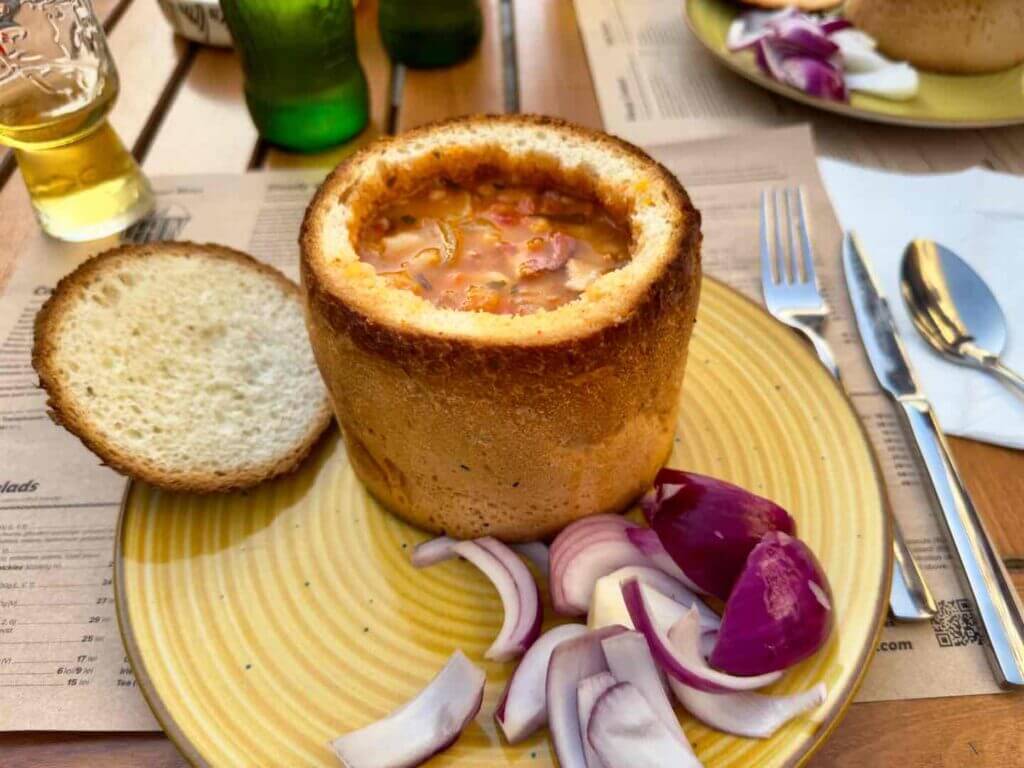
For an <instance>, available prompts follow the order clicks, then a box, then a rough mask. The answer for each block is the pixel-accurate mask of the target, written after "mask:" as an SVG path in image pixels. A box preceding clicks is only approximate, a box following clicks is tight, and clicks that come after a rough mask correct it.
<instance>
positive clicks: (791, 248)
mask: <svg viewBox="0 0 1024 768" xmlns="http://www.w3.org/2000/svg"><path fill="white" fill-rule="evenodd" d="M782 199H783V200H784V201H785V203H786V216H785V222H786V252H785V253H784V254H783V255H782V259H783V260H784V261H785V262H786V269H787V270H788V271H789V282H790V284H792V285H798V284H800V283H801V282H802V279H801V277H800V267H799V256H798V253H797V248H796V239H795V238H794V237H793V230H794V228H795V227H796V216H795V215H794V212H793V207H794V206H793V188H792V187H786V188H784V189H783V190H782Z"/></svg>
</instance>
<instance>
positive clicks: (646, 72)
mask: <svg viewBox="0 0 1024 768" xmlns="http://www.w3.org/2000/svg"><path fill="white" fill-rule="evenodd" d="M683 3H684V0H643V1H642V2H637V0H573V4H574V6H575V8H576V19H577V21H578V23H579V27H580V32H581V34H582V37H583V44H584V47H585V48H586V52H587V60H588V61H589V63H590V69H591V74H592V79H593V82H594V88H595V90H596V91H597V101H598V106H599V107H600V109H601V117H602V120H603V122H604V128H605V130H606V131H608V132H609V133H613V134H615V135H617V136H621V137H622V138H624V139H628V140H629V141H632V142H635V143H637V144H641V145H644V146H646V145H651V144H667V143H671V142H677V141H683V140H686V139H693V138H702V137H708V136H713V135H719V134H723V133H730V132H736V131H739V130H744V129H750V128H753V127H755V126H770V125H773V124H776V123H778V122H779V120H780V118H779V116H778V113H777V110H776V108H775V106H774V104H773V102H772V99H771V97H770V96H769V95H768V94H767V93H766V92H765V91H764V90H762V89H760V88H757V87H755V86H753V85H751V84H749V83H747V82H745V81H744V80H742V79H741V78H739V77H736V76H735V75H734V74H733V73H731V72H729V71H728V70H726V69H725V68H724V67H721V66H718V65H714V64H712V65H711V66H709V59H708V55H707V52H706V51H705V50H704V48H703V46H702V45H701V43H700V42H699V41H698V40H697V39H696V38H695V37H694V36H693V35H691V34H690V33H689V31H688V30H687V29H686V27H685V22H684V20H683Z"/></svg>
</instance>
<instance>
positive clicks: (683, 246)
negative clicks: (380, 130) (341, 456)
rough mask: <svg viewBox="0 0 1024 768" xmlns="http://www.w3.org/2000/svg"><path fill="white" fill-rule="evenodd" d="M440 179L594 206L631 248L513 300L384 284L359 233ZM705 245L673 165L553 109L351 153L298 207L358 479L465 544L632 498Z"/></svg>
mask: <svg viewBox="0 0 1024 768" xmlns="http://www.w3.org/2000/svg"><path fill="white" fill-rule="evenodd" d="M438 177H443V178H444V179H446V180H447V182H448V183H449V184H452V185H455V186H456V187H458V186H459V185H466V186H470V185H472V184H479V183H481V181H482V180H483V181H485V182H486V181H489V180H500V181H501V182H502V183H510V184H520V185H525V186H527V187H535V188H544V189H552V190H559V191H560V192H561V193H565V194H566V195H572V196H575V197H576V198H578V199H584V200H589V201H591V202H592V203H594V204H595V205H597V206H599V207H600V208H601V209H602V210H604V211H606V212H607V214H608V215H609V216H610V217H612V218H613V219H615V220H616V221H618V222H620V224H621V225H622V226H623V227H624V228H625V231H626V232H627V237H628V243H629V245H628V247H629V260H628V262H627V263H625V264H624V265H623V266H619V267H618V268H616V269H613V270H611V271H608V272H606V273H604V274H602V275H600V276H599V277H597V278H596V279H594V280H593V282H591V283H590V284H589V285H588V286H587V287H585V289H583V290H582V291H581V292H580V293H579V295H578V297H577V298H575V299H573V300H570V301H567V302H565V303H561V304H560V305H558V306H557V307H555V308H553V309H537V310H535V311H530V312H528V313H523V314H499V313H496V312H489V311H467V310H462V309H451V308H444V307H441V306H438V305H437V304H435V303H433V302H432V301H431V300H428V299H427V298H425V297H422V296H419V295H417V294H416V293H414V292H413V291H411V290H406V289H403V288H398V287H394V286H393V285H391V283H389V281H388V280H387V279H385V277H386V276H384V275H381V274H378V272H377V271H376V269H375V268H374V266H373V265H372V264H370V263H367V262H366V261H364V260H362V259H361V258H360V254H359V251H358V249H357V242H359V241H360V238H361V236H362V231H363V229H364V228H365V227H366V226H367V222H369V221H372V220H374V217H375V216H376V212H377V211H379V210H381V209H382V208H383V207H384V206H385V205H387V204H388V203H389V202H393V201H395V200H400V199H404V197H408V196H410V195H414V194H415V193H416V191H417V190H418V189H421V188H422V187H423V185H424V184H426V183H429V182H431V181H432V180H434V179H436V178H438ZM700 244H701V232H700V214H699V213H698V212H697V211H696V210H695V209H694V207H693V205H692V204H691V202H690V200H689V197H688V196H687V194H686V192H685V191H684V189H683V188H682V186H681V185H680V184H679V182H678V181H677V180H676V179H675V178H674V177H673V176H672V174H671V173H669V172H668V171H667V170H666V169H665V168H663V167H662V166H660V165H658V164H657V163H656V162H655V161H654V160H652V159H651V158H650V157H648V156H647V155H646V154H644V153H643V152H642V151H641V150H639V149H637V148H636V147H633V146H631V145H629V144H627V143H625V142H623V141H620V140H618V139H615V138H612V137H610V136H607V135H604V134H599V133H596V132H592V131H589V130H586V129H584V128H581V127H578V126H575V125H571V124H569V123H565V122H562V121H559V120H555V119H551V118H544V117H534V116H503V117H493V116H476V117H468V118H461V119H457V120H453V121H449V122H444V123H438V124H434V125H430V126H426V127H424V128H420V129H417V130H413V131H410V132H408V133H405V134H402V135H401V136H398V137H395V138H390V139H384V140H381V141H378V142H377V143H375V144H372V145H370V146H368V147H366V148H364V149H363V150H362V151H360V152H359V153H357V154H355V155H353V156H352V157H350V158H349V159H348V160H346V161H345V162H344V163H342V164H341V165H340V166H339V167H338V168H337V169H336V170H335V171H334V172H333V173H332V174H331V175H330V176H329V177H328V178H327V180H326V181H325V182H324V183H323V185H322V186H321V188H320V190H319V191H318V193H317V195H316V196H315V197H314V199H313V201H312V202H311V203H310V206H309V208H308V210H307V212H306V216H305V219H304V222H303V226H302V232H301V235H300V246H301V274H302V285H303V288H304V290H305V292H306V297H307V325H308V330H309V336H310V340H311V342H312V346H313V350H314V355H315V357H316V360H317V363H318V365H319V367H320V371H321V373H322V375H323V377H324V380H325V382H326V384H327V389H328V392H329V395H330V398H331V401H332V404H333V407H334V410H335V414H336V415H337V417H338V421H339V424H340V425H341V429H342V432H343V435H344V438H345V443H346V447H347V450H348V455H349V459H350V461H351V463H352V465H353V467H354V469H355V472H356V473H357V475H358V476H359V478H360V479H361V480H362V481H363V483H364V484H365V485H366V486H367V487H368V489H369V490H370V491H371V492H372V493H373V494H374V495H375V496H376V497H377V498H378V499H379V500H380V501H381V502H382V503H383V504H384V505H386V506H387V507H389V508H390V509H391V510H393V511H394V512H396V513H398V514H399V515H401V516H402V517H404V518H406V519H407V520H409V521H410V522H412V523H414V524H416V525H419V526H421V527H423V528H426V529H428V530H431V531H435V532H445V533H448V534H450V535H453V536H456V537H460V538H467V537H474V536H480V535H488V534H489V535H494V536H497V537H499V538H501V539H504V540H506V541H526V540H532V539H537V538H541V537H544V536H547V535H549V534H552V533H553V532H555V531H557V530H559V529H560V528H562V527H563V526H564V525H565V524H567V523H568V522H570V521H572V520H574V519H576V518H578V517H581V516H585V515H588V514H594V513H599V512H609V511H618V510H621V509H623V508H624V507H626V506H627V505H629V504H630V503H631V502H632V501H633V500H634V499H635V498H636V496H637V495H638V494H640V493H641V492H642V491H643V490H644V489H645V488H646V487H647V486H649V485H650V483H651V481H652V479H653V476H654V474H655V472H656V471H657V469H658V468H659V467H660V466H661V465H662V464H663V462H664V461H665V460H666V459H667V457H668V455H669V452H670V451H671V448H672V443H673V437H674V434H675V425H676V417H677V411H678V403H679V391H680V387H681V384H682V380H683V373H684V369H685V365H686V352H687V345H688V342H689V339H690V334H691V331H692V329H693V326H694V323H695V321H696V312H697V303H698V299H699V294H700V278H701V262H700Z"/></svg>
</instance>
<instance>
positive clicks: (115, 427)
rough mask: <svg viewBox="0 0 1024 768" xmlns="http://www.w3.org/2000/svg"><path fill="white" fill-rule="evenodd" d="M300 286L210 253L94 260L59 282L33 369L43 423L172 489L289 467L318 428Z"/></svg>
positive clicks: (241, 482) (319, 385)
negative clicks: (44, 402) (44, 403)
mask: <svg viewBox="0 0 1024 768" xmlns="http://www.w3.org/2000/svg"><path fill="white" fill-rule="evenodd" d="M304 322H305V321H304V319H303V303H302V296H301V294H300V292H299V288H298V286H297V285H295V283H293V282H292V281H291V280H289V279H288V278H286V277H285V276H284V275H282V274H281V273H280V272H278V271H277V270H275V269H273V268H271V267H269V266H267V265H265V264H261V263H260V262H258V261H256V260H255V259H253V258H252V257H250V256H248V255H246V254H244V253H240V252H238V251H234V250H232V249H230V248H224V247H222V246H219V245H197V244H195V243H154V244H150V245H138V246H135V245H133V246H125V247H121V248H115V249H113V250H110V251H106V252H105V253H102V254H100V255H98V256H96V257H94V258H92V259H89V260H88V261H86V262H84V263H83V264H82V265H81V266H79V267H78V268H77V269H76V270H75V271H74V272H72V273H71V274H70V275H68V276H67V277H65V278H64V279H63V280H61V281H60V283H58V285H57V288H56V290H55V291H54V293H53V295H52V296H51V297H50V298H49V300H48V301H47V302H46V304H44V305H43V308H42V309H41V310H40V312H39V314H38V316H37V317H36V328H35V346H34V348H33V351H32V364H33V365H34V366H35V369H36V371H37V373H38V374H39V380H40V383H41V384H42V386H43V388H44V389H45V390H46V393H47V395H48V396H49V403H48V404H49V407H50V408H51V411H52V416H53V418H54V420H55V421H57V422H58V423H60V424H62V425H63V426H64V427H66V428H67V429H68V430H70V431H71V432H73V433H74V434H75V435H77V436H78V437H79V438H80V439H81V440H82V442H83V443H85V445H86V446H88V447H89V448H90V449H91V450H92V451H93V452H94V453H96V454H97V455H98V456H99V457H100V458H101V459H103V461H104V462H105V463H106V464H108V465H110V466H111V467H113V468H114V469H116V470H117V471H119V472H122V473H124V474H126V475H130V476H131V477H134V478H139V479H141V480H145V481H146V482H149V483H152V484H153V485H156V486H158V487H160V488H165V489H168V490H175V491H196V492H212V491H227V490H234V489H239V488H246V487H249V486H252V485H255V484H257V483H259V482H261V481H263V480H266V479H268V478H271V477H274V476H275V475H278V474H281V473H283V472H288V471H289V470H291V469H294V468H295V467H296V466H297V465H298V464H299V462H300V461H302V459H303V458H304V457H305V456H306V454H308V453H309V451H310V449H311V448H312V447H313V445H314V444H315V443H316V441H317V439H318V438H319V437H320V435H321V434H323V432H324V430H325V429H326V428H327V427H328V426H329V424H330V422H331V410H330V404H329V403H328V400H327V393H326V389H325V387H324V384H323V382H322V380H321V378H320V374H319V372H318V371H317V367H316V363H315V362H314V360H313V353H312V351H311V349H310V346H309V340H308V337H307V335H306V330H305V325H304Z"/></svg>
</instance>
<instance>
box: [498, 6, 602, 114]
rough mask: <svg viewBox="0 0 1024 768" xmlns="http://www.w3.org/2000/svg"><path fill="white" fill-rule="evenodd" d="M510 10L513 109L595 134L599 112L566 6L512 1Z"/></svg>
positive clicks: (573, 20)
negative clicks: (515, 80) (515, 79)
mask: <svg viewBox="0 0 1024 768" xmlns="http://www.w3.org/2000/svg"><path fill="white" fill-rule="evenodd" d="M514 8H515V31H516V35H515V37H516V48H517V53H516V62H517V64H518V69H519V109H520V110H522V111H523V112H535V113H537V114H542V115H554V116H556V117H562V118H565V119H567V120H572V121H574V122H577V123H580V124H581V125H585V126H587V127H588V128H595V129H598V130H599V129H600V128H601V126H602V123H601V111H600V110H599V109H598V106H597V96H596V94H595V93H594V86H593V84H592V83H591V79H590V66H589V65H588V64H587V57H586V53H585V51H584V49H583V40H582V38H581V37H580V32H579V28H578V27H577V25H576V14H575V13H574V12H573V8H572V3H571V2H569V1H568V0H565V1H564V2H545V3H538V2H534V1H533V0H516V1H515V3H514Z"/></svg>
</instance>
